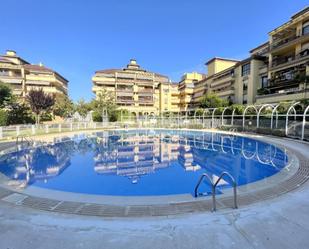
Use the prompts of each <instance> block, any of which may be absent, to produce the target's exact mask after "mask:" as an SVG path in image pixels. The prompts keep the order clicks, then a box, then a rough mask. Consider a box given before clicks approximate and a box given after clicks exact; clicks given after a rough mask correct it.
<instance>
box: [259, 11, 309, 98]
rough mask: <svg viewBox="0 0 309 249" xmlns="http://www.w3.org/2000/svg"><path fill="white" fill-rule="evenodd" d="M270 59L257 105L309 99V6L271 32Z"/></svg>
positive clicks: (262, 79)
mask: <svg viewBox="0 0 309 249" xmlns="http://www.w3.org/2000/svg"><path fill="white" fill-rule="evenodd" d="M268 58H269V60H268V74H267V78H266V77H265V76H264V77H263V78H261V85H260V87H261V88H260V90H259V92H258V93H257V101H256V102H257V103H272V102H280V101H291V100H300V99H307V98H309V86H308V84H309V80H308V75H309V7H307V8H305V9H303V10H301V11H300V12H298V13H296V14H295V15H293V16H292V17H291V19H290V20H289V21H288V22H286V23H284V24H282V25H281V26H279V27H277V28H276V29H274V30H272V31H271V32H269V57H268ZM306 76H307V78H306Z"/></svg>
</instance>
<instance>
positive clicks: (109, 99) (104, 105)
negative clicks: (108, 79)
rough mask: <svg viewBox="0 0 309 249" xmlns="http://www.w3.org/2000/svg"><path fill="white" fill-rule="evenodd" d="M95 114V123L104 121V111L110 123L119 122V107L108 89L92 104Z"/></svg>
mask: <svg viewBox="0 0 309 249" xmlns="http://www.w3.org/2000/svg"><path fill="white" fill-rule="evenodd" d="M90 106H91V109H92V110H93V111H94V112H93V118H94V121H99V120H102V114H103V111H104V110H106V111H107V114H108V117H109V119H110V121H117V117H118V115H117V105H116V103H115V97H114V95H113V94H110V93H109V92H108V91H107V90H106V89H104V90H103V91H101V92H100V93H99V94H98V95H97V98H96V99H93V100H92V101H91V103H90Z"/></svg>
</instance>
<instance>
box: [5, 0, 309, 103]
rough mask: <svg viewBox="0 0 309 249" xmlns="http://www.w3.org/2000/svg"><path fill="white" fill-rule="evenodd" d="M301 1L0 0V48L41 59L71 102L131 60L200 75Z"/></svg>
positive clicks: (237, 53) (243, 50) (242, 49)
mask: <svg viewBox="0 0 309 249" xmlns="http://www.w3.org/2000/svg"><path fill="white" fill-rule="evenodd" d="M306 4H308V0H307V1H305V0H250V1H249V0H235V1H232V0H216V1H210V0H209V1H207V0H191V1H189V0H188V1H183V0H178V1H176V0H144V1H142V0H115V1H104V0H101V1H100V0H87V1H81V0H9V1H1V17H0V20H1V25H0V54H3V53H4V52H5V50H6V49H13V50H16V51H17V53H18V55H20V56H21V57H23V58H24V59H26V60H27V61H29V62H31V63H34V64H36V63H39V62H43V64H44V65H45V66H47V67H50V68H53V69H54V70H56V71H58V72H59V73H60V74H62V75H63V76H64V77H66V78H67V79H68V80H69V81H70V82H69V94H70V97H71V98H72V99H73V100H77V99H80V98H84V99H86V100H89V99H91V98H92V97H93V95H92V92H91V87H92V83H91V77H92V76H93V74H94V72H95V71H96V70H99V69H105V68H122V67H124V66H125V65H126V64H127V63H128V61H129V59H130V58H135V59H137V61H138V63H139V64H140V65H141V66H142V67H144V68H145V69H148V70H151V71H155V72H158V73H162V74H165V75H167V76H169V77H170V78H171V79H172V80H173V81H178V80H179V79H180V77H181V76H182V75H183V73H185V72H188V71H200V72H204V73H205V67H204V63H205V62H206V61H207V60H208V59H210V58H211V57H213V56H221V57H228V58H236V59H242V58H245V57H246V56H247V55H248V51H249V50H250V49H251V48H254V47H255V46H257V45H259V44H260V43H262V42H264V41H266V40H267V32H269V31H271V30H272V29H274V28H276V27H277V26H279V25H280V24H282V23H283V22H286V21H288V19H289V18H290V16H291V15H292V14H294V13H295V12H297V11H299V10H300V9H302V8H304V7H305V6H306Z"/></svg>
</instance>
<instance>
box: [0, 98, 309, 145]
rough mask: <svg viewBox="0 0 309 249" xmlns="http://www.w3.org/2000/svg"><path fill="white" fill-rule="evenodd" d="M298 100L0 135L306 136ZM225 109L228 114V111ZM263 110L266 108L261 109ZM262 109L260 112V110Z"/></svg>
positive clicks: (308, 114)
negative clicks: (168, 132)
mask: <svg viewBox="0 0 309 249" xmlns="http://www.w3.org/2000/svg"><path fill="white" fill-rule="evenodd" d="M297 106H300V102H295V103H292V104H291V105H289V107H288V109H287V112H286V113H284V114H282V113H281V114H279V113H278V108H279V107H280V104H279V105H276V106H274V105H271V104H265V105H260V106H254V105H251V106H247V107H246V108H245V109H244V112H243V113H242V114H235V109H232V108H230V107H226V108H224V109H223V111H222V112H221V113H220V114H218V110H219V108H213V109H204V110H195V111H194V112H193V111H191V112H189V111H188V112H182V113H181V112H178V113H171V112H168V113H161V114H160V115H159V116H155V115H144V116H138V117H136V116H132V115H127V116H123V115H122V116H121V122H108V121H107V120H106V119H104V121H103V122H78V123H61V124H50V125H47V124H46V125H17V126H6V127H0V139H7V138H13V137H17V136H28V135H40V134H49V133H60V132H70V131H79V130H96V129H112V128H129V127H133V128H143V127H144V128H175V129H178V128H195V129H227V130H228V129H231V128H236V129H237V130H238V131H250V132H256V133H263V134H273V135H279V136H286V137H292V138H298V139H301V140H309V106H307V107H304V106H302V108H301V109H300V110H303V111H300V110H299V109H298V110H297V108H296V107H297ZM228 109H230V110H229V112H230V114H227V113H228ZM265 110H267V112H265ZM263 111H264V112H263Z"/></svg>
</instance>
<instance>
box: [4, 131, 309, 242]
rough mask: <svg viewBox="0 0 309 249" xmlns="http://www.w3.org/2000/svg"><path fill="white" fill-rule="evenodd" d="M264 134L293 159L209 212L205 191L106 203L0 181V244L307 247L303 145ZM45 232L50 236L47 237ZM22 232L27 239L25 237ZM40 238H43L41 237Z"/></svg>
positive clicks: (308, 189)
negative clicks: (234, 204) (20, 188)
mask: <svg viewBox="0 0 309 249" xmlns="http://www.w3.org/2000/svg"><path fill="white" fill-rule="evenodd" d="M258 139H259V138H258ZM264 139H266V140H268V141H270V142H272V143H275V144H278V145H279V146H280V145H283V144H284V145H286V146H287V147H288V149H289V150H290V151H291V153H293V154H295V156H296V157H297V158H298V160H299V167H296V166H295V167H291V169H290V170H289V171H288V173H286V174H283V175H279V174H278V175H276V176H274V177H271V178H272V179H269V180H268V182H267V184H265V183H266V182H261V183H256V185H255V186H254V184H252V185H251V184H250V185H248V186H247V187H244V188H239V198H238V204H239V209H238V210H234V209H231V208H230V207H231V206H232V196H231V195H230V194H229V193H227V196H225V197H222V198H218V209H219V212H216V213H211V212H209V211H210V210H211V202H210V199H208V198H206V199H202V200H200V199H198V200H195V199H194V198H191V200H190V198H189V197H185V196H183V197H181V198H179V199H178V200H177V199H173V198H172V200H171V201H170V202H166V200H163V201H161V202H156V201H154V202H153V201H152V202H150V203H148V204H147V200H146V204H142V202H138V201H134V200H129V201H127V202H126V201H125V202H124V203H122V204H121V203H117V201H116V202H115V203H116V204H115V203H113V204H112V203H110V204H107V203H106V201H108V200H107V199H102V200H100V201H98V203H95V201H90V202H88V203H87V202H85V200H86V199H84V198H82V197H81V199H80V200H81V201H76V200H74V201H73V200H64V199H65V198H66V197H65V196H62V197H61V196H58V197H59V198H60V199H58V200H56V199H52V198H46V197H45V198H43V197H42V196H40V194H42V193H35V191H33V192H32V193H31V195H30V192H29V193H16V192H13V191H12V190H8V189H6V188H1V190H0V199H1V200H0V217H1V218H0V224H1V228H0V234H1V235H0V245H1V244H3V245H5V246H6V247H4V248H42V247H43V245H44V248H56V247H58V246H64V247H65V248H307V247H306V246H307V245H308V243H309V238H308V236H307V235H306V234H308V232H309V225H308V224H309V212H308V207H309V198H308V197H309V183H308V182H306V181H307V180H308V177H309V159H308V158H309V145H308V144H304V143H300V142H298V141H292V140H287V139H279V138H272V137H267V138H263V140H264ZM164 202H165V203H164ZM46 211H52V212H46ZM72 214H73V215H72ZM99 216H100V217H102V218H99ZM38 233H40V234H39V235H38ZM14 235H15V236H16V237H14ZM36 235H38V236H39V237H37V236H36ZM23 236H24V237H23ZM27 236H28V237H27ZM49 236H54V237H53V242H52V241H51V238H50V237H49ZM22 237H23V238H27V239H26V241H29V238H31V241H29V242H28V244H27V243H26V244H25V242H26V241H25V240H23V239H22ZM16 238H17V239H16ZM44 238H45V241H50V244H48V245H47V244H45V242H44ZM60 240H61V241H60ZM100 241H101V243H100ZM18 245H19V247H18ZM20 245H23V246H20ZM103 245H104V246H103ZM10 246H11V247H10ZM100 246H101V247H100ZM102 246H103V247H102ZM0 248H1V247H0Z"/></svg>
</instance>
